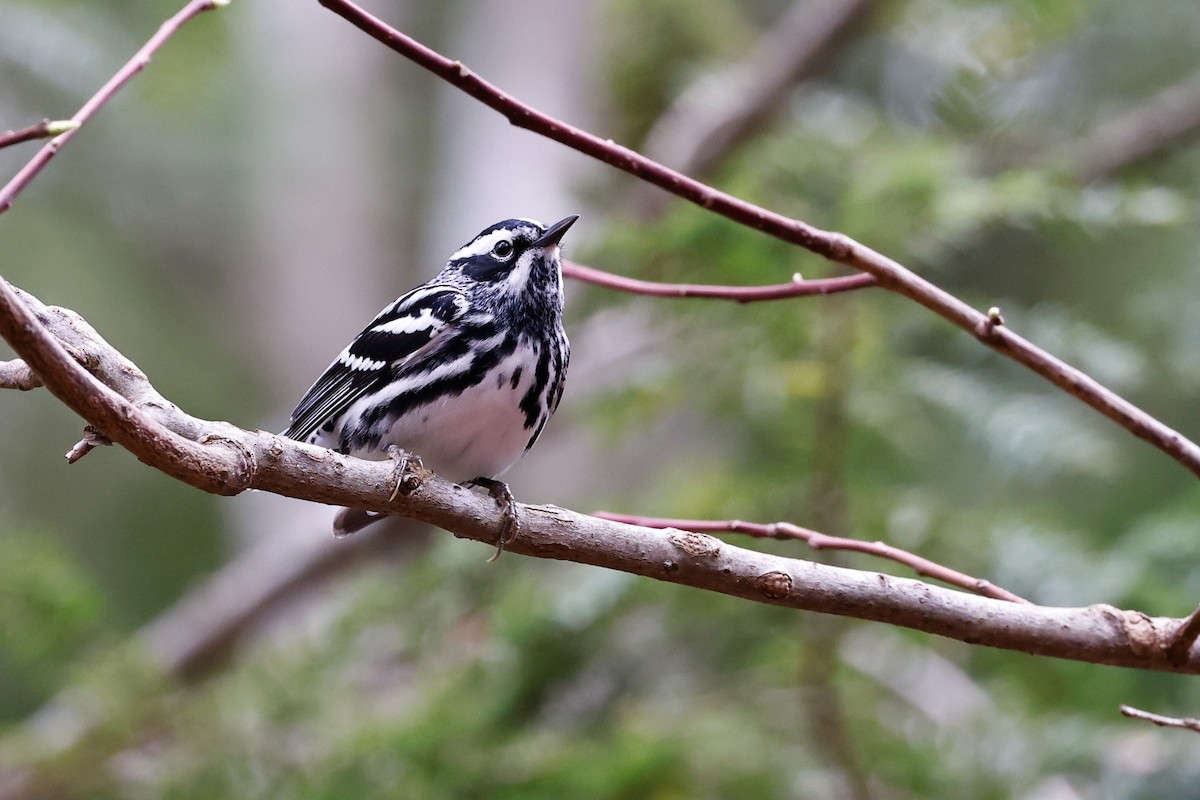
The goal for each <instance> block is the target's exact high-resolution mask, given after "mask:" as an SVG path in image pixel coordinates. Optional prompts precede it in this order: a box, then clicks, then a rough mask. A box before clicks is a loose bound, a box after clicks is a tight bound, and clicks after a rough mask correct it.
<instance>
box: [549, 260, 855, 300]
mask: <svg viewBox="0 0 1200 800" xmlns="http://www.w3.org/2000/svg"><path fill="white" fill-rule="evenodd" d="M563 275H565V276H567V277H568V278H574V279H575V280H578V281H583V282H584V283H590V284H592V285H594V286H603V287H605V288H607V289H616V290H617V291H620V292H629V293H631V294H643V295H649V296H651V297H703V298H708V299H714V300H732V301H733V302H735V303H756V302H761V301H764V300H783V299H785V298H791V297H808V296H811V295H818V294H836V293H838V292H849V291H851V290H853V289H864V288H866V287H868V286H874V285H875V278H873V277H872V276H870V275H866V274H859V275H844V276H841V277H838V278H816V279H814V280H802V279H799V278H797V279H796V280H793V281H792V282H790V283H776V284H771V285H767V286H713V285H708V284H700V283H659V282H657V281H643V280H639V279H637V278H627V277H625V276H623V275H616V274H614V273H612V272H605V271H604V270H599V269H595V268H594V267H585V266H584V265H582V264H576V263H574V262H571V261H564V262H563Z"/></svg>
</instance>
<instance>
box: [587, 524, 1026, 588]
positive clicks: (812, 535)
mask: <svg viewBox="0 0 1200 800" xmlns="http://www.w3.org/2000/svg"><path fill="white" fill-rule="evenodd" d="M595 516H597V517H599V518H600V519H611V520H614V521H616V522H624V523H627V524H629V525H641V526H643V527H646V528H678V529H679V530H684V531H696V532H697V533H744V534H746V535H748V536H755V537H759V538H763V539H798V540H799V541H802V542H804V543H805V544H807V545H808V546H809V547H811V548H812V549H814V550H847V551H851V552H856V553H866V554H867V555H872V556H877V557H879V558H886V559H887V560H889V561H895V562H896V563H897V564H903V565H904V566H906V567H908V568H909V569H911V570H912V571H913V572H915V573H917V574H918V575H922V576H925V577H928V578H933V579H935V580H939V581H941V582H942V583H948V584H950V585H951V586H957V587H959V588H960V589H966V590H967V591H968V592H974V593H975V594H978V595H982V596H984V597H991V598H994V599H996V600H1007V601H1008V602H1010V603H1029V601H1028V600H1026V599H1025V598H1023V597H1021V596H1020V595H1017V594H1014V593H1013V592H1010V591H1008V590H1007V589H1004V588H1001V587H999V586H997V585H995V584H994V583H992V582H990V581H986V580H983V579H981V578H974V577H972V576H970V575H968V574H966V573H965V572H959V571H958V570H956V569H952V568H951V567H947V566H944V565H942V564H939V563H937V562H936V561H931V560H930V559H928V558H925V557H924V556H919V555H917V554H915V553H910V552H908V551H907V550H901V549H900V548H899V547H893V546H892V545H890V544H887V543H885V542H868V541H865V540H863V539H851V538H848V537H845V536H831V535H829V534H827V533H821V532H820V531H814V530H811V529H809V528H804V527H801V526H799V525H793V524H792V523H790V522H774V523H762V522H744V521H742V520H708V519H668V518H665V517H645V516H639V515H635V514H614V513H612V512H610V511H597V512H595Z"/></svg>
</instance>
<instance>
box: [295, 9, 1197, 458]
mask: <svg viewBox="0 0 1200 800" xmlns="http://www.w3.org/2000/svg"><path fill="white" fill-rule="evenodd" d="M318 1H319V2H320V3H321V5H323V6H325V7H326V8H328V9H330V10H331V11H333V12H334V13H335V14H338V15H339V16H341V17H343V18H344V19H346V20H347V21H348V22H350V23H351V24H352V25H354V26H355V27H357V28H359V29H360V30H362V31H363V32H364V33H366V34H368V35H369V36H371V37H373V38H375V39H377V40H378V41H380V42H382V43H383V44H385V45H387V46H388V47H390V48H391V49H393V50H395V51H396V52H397V53H399V54H400V55H402V56H404V57H405V58H408V59H410V60H411V61H413V62H415V63H416V64H418V65H420V66H421V67H423V68H425V69H427V70H429V71H430V72H432V73H434V74H435V75H437V76H438V77H440V78H442V79H443V80H445V81H447V82H449V83H450V84H452V85H454V86H456V87H457V88H459V89H461V90H462V91H464V92H466V93H467V94H468V95H470V96H471V97H474V98H475V99H476V100H478V101H480V102H481V103H483V104H484V105H486V106H488V107H489V108H492V109H494V110H496V111H498V112H499V113H501V114H503V115H504V116H505V117H506V118H507V119H508V121H509V122H510V123H512V124H513V125H515V126H517V127H519V128H525V129H527V130H530V131H533V132H535V133H538V134H540V135H542V136H545V137H547V138H549V139H553V140H554V141H556V142H559V143H560V144H564V145H566V146H568V147H570V148H572V149H574V150H577V151H579V152H580V153H583V154H585V155H589V156H591V157H593V158H595V159H598V160H599V161H602V162H604V163H606V164H609V165H610V166H613V167H616V168H617V169H620V170H623V171H625V172H628V173H629V174H631V175H633V176H635V177H637V178H640V179H642V180H644V181H647V182H648V183H651V184H654V185H655V186H658V187H660V188H662V189H665V190H666V191H668V192H671V193H672V194H674V195H676V196H678V197H681V198H683V199H685V200H688V201H690V202H692V203H695V204H697V205H699V206H701V207H703V208H706V209H708V210H709V211H712V212H713V213H715V214H720V215H721V216H723V217H725V218H727V219H730V220H733V221H734V222H737V223H740V224H742V225H745V226H748V227H751V228H754V229H756V230H760V231H762V232H764V233H766V234H768V235H770V236H774V237H775V238H777V239H780V240H782V241H785V242H790V243H791V244H795V245H799V246H800V247H804V248H805V249H807V250H809V251H811V252H813V253H816V254H817V255H820V256H823V257H825V258H827V259H829V260H831V261H836V262H838V263H840V264H845V265H846V266H849V267H853V268H854V269H857V270H860V271H862V272H866V273H868V274H870V275H873V276H874V277H875V279H876V281H877V282H878V284H879V285H880V286H882V287H884V288H886V289H888V290H890V291H893V292H896V293H897V294H900V295H903V296H904V297H907V298H909V299H910V300H913V301H914V302H916V303H919V304H921V305H923V306H925V307H926V308H928V309H929V310H930V311H932V312H934V313H935V314H938V315H939V316H941V317H942V318H944V319H946V320H948V321H949V322H951V323H953V324H954V325H956V326H958V327H959V328H962V329H963V330H965V331H967V332H968V333H970V334H971V335H972V336H974V337H975V338H976V339H978V340H979V341H980V342H982V343H983V344H984V345H986V346H987V347H990V348H992V349H993V350H995V351H996V352H998V353H1001V354H1002V355H1004V356H1007V357H1008V358H1011V359H1012V360H1014V361H1016V362H1017V363H1019V364H1023V365H1024V366H1026V367H1028V368H1029V369H1031V370H1032V371H1034V372H1036V373H1037V374H1038V375H1041V376H1042V377H1043V378H1045V379H1046V380H1048V381H1050V382H1051V383H1053V384H1054V385H1055V386H1057V387H1058V388H1060V389H1062V390H1063V391H1064V392H1066V393H1067V394H1069V395H1071V396H1073V397H1075V398H1077V399H1079V400H1081V401H1082V402H1084V403H1086V404H1087V405H1089V406H1091V407H1092V408H1094V409H1095V410H1097V411H1099V412H1100V413H1101V414H1103V415H1104V416H1106V417H1108V418H1109V419H1110V420H1112V421H1113V422H1115V423H1117V424H1118V425H1120V426H1121V427H1123V428H1125V429H1126V430H1127V431H1129V432H1130V433H1132V434H1133V435H1134V436H1137V437H1138V438H1140V439H1143V440H1145V441H1147V442H1149V443H1150V444H1151V445H1153V446H1154V447H1157V448H1158V449H1159V450H1161V451H1163V452H1164V453H1166V454H1167V455H1169V456H1170V457H1171V458H1173V459H1175V460H1176V461H1177V462H1179V463H1180V464H1182V465H1183V466H1184V467H1186V468H1187V469H1188V470H1189V471H1191V472H1192V473H1193V474H1195V475H1197V476H1200V446H1198V445H1197V444H1196V443H1195V442H1193V441H1191V440H1190V439H1188V438H1187V437H1186V436H1184V435H1183V434H1181V433H1179V432H1178V431H1176V430H1174V429H1173V428H1171V427H1169V426H1168V425H1165V424H1164V423H1162V422H1160V421H1159V420H1157V419H1155V418H1154V417H1153V416H1151V415H1150V414H1148V413H1146V412H1145V411H1143V410H1142V409H1140V408H1138V407H1137V406H1135V405H1134V404H1133V403H1130V402H1129V401H1128V400H1126V399H1125V398H1123V397H1121V396H1120V395H1118V394H1116V393H1115V392H1113V391H1112V390H1110V389H1108V388H1107V387H1105V386H1103V385H1101V384H1100V383H1099V382H1098V381H1096V380H1095V379H1094V378H1092V377H1091V376H1089V375H1087V374H1086V373H1084V372H1082V371H1081V370H1078V369H1076V368H1075V367H1072V366H1071V365H1069V364H1067V363H1066V362H1064V361H1062V360H1061V359H1058V358H1056V357H1054V356H1052V355H1050V353H1048V352H1046V351H1045V350H1042V349H1041V348H1039V347H1036V346H1035V345H1034V344H1033V343H1031V342H1029V341H1028V340H1026V339H1024V338H1023V337H1021V336H1019V335H1017V334H1016V333H1013V332H1012V330H1011V329H1009V328H1008V327H1006V326H1004V325H997V324H995V323H994V322H989V319H988V317H987V315H985V314H982V313H980V312H979V311H978V310H976V309H974V308H972V307H971V306H969V305H967V304H966V303H964V302H963V301H962V300H960V299H958V298H957V297H955V296H954V295H952V294H950V293H949V292H946V291H945V290H944V289H941V288H940V287H938V286H935V285H934V284H932V283H930V282H929V281H927V280H925V279H924V278H921V277H920V276H918V275H916V274H915V273H913V272H911V271H910V270H908V269H906V268H905V267H904V266H902V265H901V264H899V263H898V262H896V261H894V260H893V259H890V258H888V257H887V256H885V255H883V254H881V253H878V252H876V251H875V250H872V249H871V248H869V247H867V246H865V245H863V244H861V243H860V242H857V241H855V240H854V239H851V238H850V237H849V236H846V235H845V234H841V233H835V232H832V231H825V230H821V229H820V228H817V227H815V226H813V225H809V224H808V223H806V222H803V221H801V220H798V219H791V218H789V217H786V216H784V215H782V214H779V213H777V212H774V211H771V210H769V209H766V208H762V207H761V206H756V205H754V204H753V203H749V202H746V201H745V200H742V199H740V198H737V197H734V196H733V195H731V194H728V193H726V192H722V191H719V190H717V189H714V188H712V187H711V186H708V185H707V184H705V183H702V182H701V181H698V180H695V179H694V178H689V177H688V176H686V175H683V174H682V173H680V172H677V171H675V170H672V169H670V168H668V167H666V166H663V165H662V164H659V163H658V162H656V161H653V160H651V159H649V158H646V157H645V156H643V155H641V154H640V153H637V152H635V151H633V150H631V149H629V148H628V147H624V146H622V145H618V144H616V143H614V142H613V141H612V140H610V139H601V138H600V137H599V136H596V135H595V134H592V133H588V132H587V131H584V130H581V129H579V128H576V127H574V126H572V125H568V124H567V123H565V122H563V121H562V120H559V119H556V118H554V117H551V116H550V115H548V114H544V113H542V112H540V111H538V110H536V109H534V108H532V107H531V106H529V105H527V104H526V103H523V102H521V101H520V100H518V99H517V98H515V97H513V96H512V95H510V94H508V93H506V92H504V91H503V90H501V89H500V88H498V87H497V86H494V85H493V84H491V83H489V82H487V81H485V80H484V79H483V78H481V77H479V76H478V75H476V74H475V73H474V72H472V71H471V70H470V69H468V68H467V67H466V66H465V65H464V64H462V63H461V62H459V61H455V60H453V59H450V58H447V57H446V56H443V55H442V54H441V53H438V52H437V51H435V50H433V49H431V48H429V47H426V46H425V45H423V44H421V43H420V42H418V41H416V40H415V39H413V38H412V37H410V36H407V35H405V34H404V33H402V32H401V31H399V30H396V29H395V28H393V27H391V26H390V25H387V24H386V23H384V22H383V21H382V20H380V19H378V18H377V17H374V16H372V15H371V14H369V13H367V12H366V11H364V10H363V9H361V8H359V7H358V6H357V5H355V4H354V3H352V2H350V0H318Z"/></svg>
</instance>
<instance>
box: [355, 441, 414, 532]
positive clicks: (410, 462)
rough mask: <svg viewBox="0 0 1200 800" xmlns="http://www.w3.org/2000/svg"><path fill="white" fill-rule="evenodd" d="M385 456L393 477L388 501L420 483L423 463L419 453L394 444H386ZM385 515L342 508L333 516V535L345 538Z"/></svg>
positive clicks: (359, 509) (406, 492) (411, 489)
mask: <svg viewBox="0 0 1200 800" xmlns="http://www.w3.org/2000/svg"><path fill="white" fill-rule="evenodd" d="M387 456H388V458H390V459H391V460H392V476H393V479H394V480H393V483H394V485H393V486H392V493H391V495H389V496H388V502H389V503H390V502H392V501H393V500H395V499H396V497H397V496H399V495H400V494H402V493H403V494H408V493H409V492H411V491H413V490H414V489H416V488H417V487H418V486H420V485H421V470H422V469H423V468H424V465H423V464H422V463H421V457H420V456H419V455H417V454H416V453H409V452H406V451H405V450H403V449H401V448H399V447H397V446H396V445H394V444H393V445H388V449H387ZM386 516H387V514H382V513H380V512H378V511H367V510H365V509H362V508H343V509H342V510H341V511H339V512H338V513H337V516H336V517H334V518H333V535H334V536H336V537H337V538H339V539H342V538H345V537H347V536H349V535H350V534H352V533H357V532H358V531H361V530H362V529H363V528H365V527H367V526H368V525H370V524H371V523H373V522H378V521H379V520H381V519H383V518H384V517H386Z"/></svg>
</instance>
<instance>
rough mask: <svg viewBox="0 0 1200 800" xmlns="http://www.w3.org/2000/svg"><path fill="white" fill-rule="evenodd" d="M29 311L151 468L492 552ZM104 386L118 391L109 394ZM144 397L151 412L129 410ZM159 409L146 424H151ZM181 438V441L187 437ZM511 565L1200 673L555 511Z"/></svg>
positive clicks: (71, 377) (1164, 644) (420, 509)
mask: <svg viewBox="0 0 1200 800" xmlns="http://www.w3.org/2000/svg"><path fill="white" fill-rule="evenodd" d="M26 298H27V299H22V297H21V296H20V295H19V294H18V292H17V290H15V289H14V288H13V287H12V286H11V285H9V284H8V283H7V282H5V281H3V280H0V335H2V336H3V337H4V338H5V339H6V340H7V341H8V342H9V344H10V345H11V346H12V347H13V349H14V350H15V351H16V352H17V354H18V355H19V356H20V357H21V358H23V359H24V360H25V362H26V363H27V364H28V365H29V366H30V368H31V369H32V370H33V371H34V372H35V373H36V374H37V375H38V377H39V378H40V379H41V381H42V383H43V384H44V385H45V387H46V388H47V389H48V390H49V391H51V392H52V393H53V394H54V395H55V396H56V397H58V398H60V399H61V400H62V401H63V402H64V403H65V404H66V405H67V406H68V407H70V408H72V409H73V410H75V411H76V412H77V413H78V414H80V416H82V417H83V418H84V419H85V420H86V421H87V422H88V423H89V424H90V425H92V426H94V427H96V428H97V429H98V430H99V431H101V432H102V433H103V434H104V435H105V436H106V437H107V438H109V439H110V440H112V441H114V442H116V443H118V444H121V445H122V446H123V447H125V448H126V449H128V450H130V451H131V452H132V453H134V455H136V456H137V457H138V458H139V459H141V460H142V461H143V462H145V463H147V464H149V465H151V466H153V467H155V468H156V469H159V470H161V471H162V472H164V473H166V474H168V475H170V476H172V477H174V478H177V479H179V480H181V481H184V482H185V483H188V484H190V485H192V486H195V487H196V488H199V489H203V490H204V491H208V492H213V493H217V494H236V493H238V492H241V491H244V490H246V489H260V490H263V491H268V492H274V493H277V494H282V495H286V496H288V497H296V498H301V499H306V500H313V501H316V502H321V503H330V504H337V505H348V506H355V507H358V508H365V509H368V510H371V511H379V512H385V513H391V514H399V515H401V516H405V517H409V518H412V519H418V520H421V521H424V522H428V523H431V524H433V525H436V526H438V527H440V528H443V529H445V530H448V531H450V532H451V533H453V534H455V535H456V536H459V537H462V538H467V539H472V540H475V541H481V542H488V543H494V542H495V540H496V537H497V536H498V535H499V533H500V529H501V526H502V519H501V516H500V514H499V512H498V510H497V508H496V505H495V503H494V502H493V501H492V500H491V499H490V498H488V497H485V496H481V495H477V494H475V493H472V492H470V491H469V490H467V489H464V488H462V487H461V486H458V485H457V484H452V483H450V482H448V481H446V480H443V479H442V478H439V477H438V476H436V475H434V474H432V473H422V474H421V476H420V481H419V485H418V486H416V488H414V489H412V490H411V491H409V492H408V493H407V494H399V495H395V496H393V494H394V493H393V488H394V486H395V477H396V476H395V475H394V474H393V469H394V466H393V465H391V464H388V463H381V462H374V461H364V460H361V459H356V458H352V457H349V456H342V455H339V454H338V453H335V452H333V451H331V450H326V449H324V448H320V447H313V446H310V445H305V444H301V443H298V442H293V441H291V440H289V439H285V438H283V437H281V436H278V435H275V434H271V433H266V432H263V431H246V430H242V429H239V428H236V427H234V426H232V425H229V424H228V423H224V422H209V421H205V420H201V419H197V418H195V417H191V416H189V415H187V414H185V413H184V412H183V411H181V410H179V409H178V408H177V407H175V406H174V405H172V404H170V403H167V402H165V401H162V400H156V399H155V398H160V396H159V395H158V393H157V392H155V391H154V390H153V387H151V386H150V385H149V381H148V380H146V378H145V376H144V375H143V374H142V373H141V372H140V371H138V370H136V368H134V370H130V369H129V367H130V364H129V362H128V360H127V359H125V358H124V356H122V355H121V354H120V353H118V352H116V351H115V350H114V349H113V348H112V347H111V346H110V345H108V344H107V343H105V342H104V341H103V340H102V339H99V337H96V338H95V340H94V341H92V342H90V345H89V347H88V348H82V347H79V346H75V347H74V348H73V349H76V350H77V351H85V352H87V353H88V365H89V366H88V368H85V367H84V366H83V365H81V364H80V363H79V361H77V360H76V358H75V357H73V356H72V355H71V354H70V353H69V352H68V350H67V349H66V348H65V347H64V346H63V344H62V343H61V342H60V334H61V338H64V339H67V340H68V341H70V340H71V339H72V338H73V337H78V336H82V335H84V334H83V333H81V332H82V331H85V330H86V329H84V328H82V327H81V326H80V325H78V324H71V323H70V322H69V321H70V320H72V319H77V315H73V314H70V313H69V312H64V311H61V310H56V309H51V308H47V307H44V306H41V305H40V304H39V303H37V302H36V301H35V300H33V298H29V297H28V296H26ZM101 379H104V380H106V381H107V383H105V382H102V380H101ZM126 395H130V396H132V397H137V398H140V400H139V401H138V402H131V400H130V398H129V397H127V396H126ZM148 408H154V409H157V411H156V412H155V413H153V414H152V413H150V412H149V411H148V410H147V409H148ZM181 432H183V433H181ZM521 518H522V522H523V524H522V527H521V532H520V535H518V536H517V537H516V539H515V540H514V541H513V542H512V543H511V544H510V545H509V546H508V548H507V549H508V550H510V551H511V552H513V553H517V554H522V555H529V556H535V557H538V558H553V559H559V560H564V561H573V562H576V563H581V564H589V565H592V566H597V567H607V568H609V569H616V570H621V571H623V572H628V573H631V574H634V575H641V576H645V577H649V578H654V579H656V580H662V581H667V582H670V583H676V584H681V585H685V586H691V587H694V588H697V589H704V590H708V591H714V592H720V593H722V594H727V595H730V596H733V597H738V598H742V599H745V600H752V601H755V602H759V603H768V604H771V605H778V606H785V607H788V608H795V609H803V610H808V611H818V612H822V613H828V614H837V615H840V616H846V617H854V618H858V619H866V620H874V621H877V622H886V623H890V624H894V625H901V626H904V627H908V628H913V629H915V630H920V631H925V632H927V633H933V634H937V635H940V636H946V637H949V638H952V639H958V640H960V641H963V642H968V643H970V644H982V645H988V646H991V647H1001V648H1005V649H1010V650H1017V651H1021V652H1025V653H1031V654H1035V655H1044V656H1054V657H1058V658H1068V659H1074V660H1080V661H1089V662H1093V663H1099V664H1110V665H1114V666H1125V667H1136V668H1140V669H1150V670H1161V671H1168V672H1183V673H1200V656H1197V655H1196V654H1195V653H1194V652H1192V653H1189V654H1188V655H1187V657H1186V658H1184V659H1172V658H1171V654H1170V652H1169V650H1170V644H1171V642H1172V641H1173V638H1174V635H1175V633H1176V631H1178V629H1179V628H1180V626H1181V625H1183V624H1184V623H1183V621H1181V620H1177V619H1169V618H1155V617H1149V616H1147V615H1145V614H1142V613H1140V612H1137V611H1122V610H1119V609H1116V608H1113V607H1111V606H1091V607H1088V608H1047V607H1042V606H1036V605H1032V604H1022V603H1013V602H1007V601H1004V600H996V599H992V598H987V597H979V596H976V595H971V594H966V593H963V592H957V591H952V590H949V589H942V588H939V587H936V586H931V585H929V584H926V583H922V582H920V581H916V580H911V579H907V578H897V577H893V576H889V575H884V574H881V573H876V572H867V571H860V570H851V569H843V568H839V567H832V566H827V565H824V564H816V563H812V562H807V561H801V560H799V559H792V558H783V557H780V556H776V555H771V554H768V553H759V552H755V551H752V550H747V549H744V548H741V547H736V546H734V545H730V544H728V543H725V542H722V541H721V540H719V539H717V538H715V537H713V536H710V535H708V534H704V533H696V532H693V531H682V530H676V529H665V530H658V529H653V528H647V527H642V526H637V525H628V524H623V523H619V522H613V521H610V520H603V519H598V518H596V517H592V516H587V515H584V514H579V513H577V512H574V511H570V510H567V509H563V508H558V507H555V506H522V507H521Z"/></svg>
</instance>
